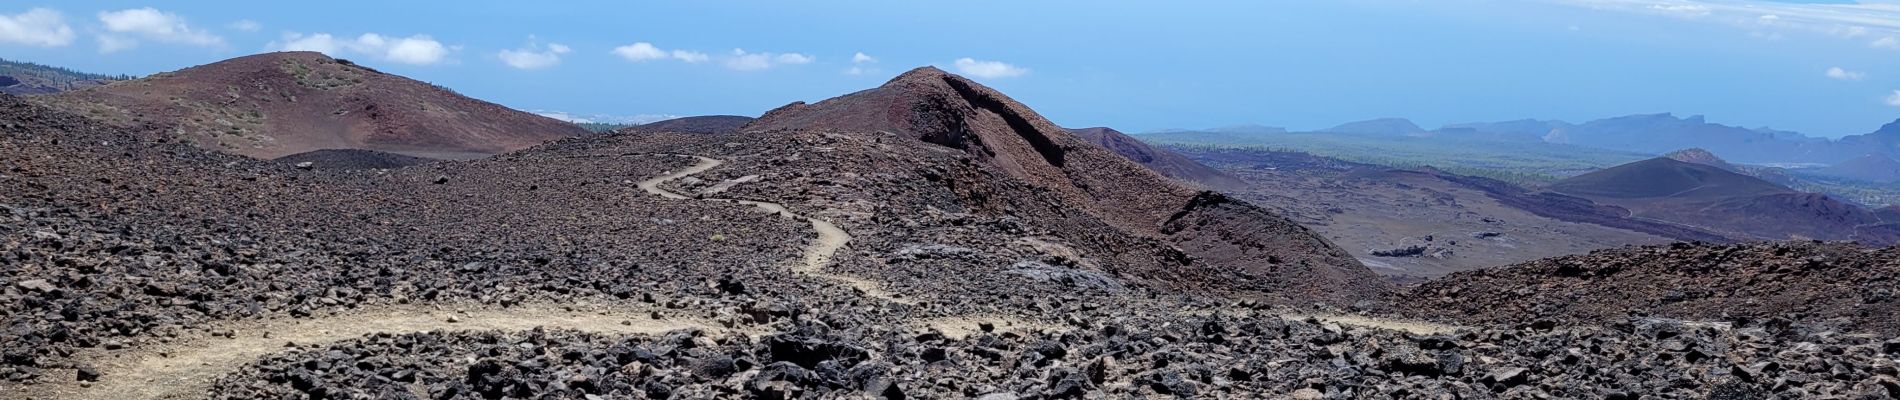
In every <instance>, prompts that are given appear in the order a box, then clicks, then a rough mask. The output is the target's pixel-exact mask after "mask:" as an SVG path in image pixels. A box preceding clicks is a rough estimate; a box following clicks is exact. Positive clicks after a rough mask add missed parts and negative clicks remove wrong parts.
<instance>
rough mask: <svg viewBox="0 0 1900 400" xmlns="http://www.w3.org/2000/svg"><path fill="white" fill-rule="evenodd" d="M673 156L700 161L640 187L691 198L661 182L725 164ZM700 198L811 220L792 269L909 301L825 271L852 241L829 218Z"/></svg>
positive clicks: (765, 204) (888, 298)
mask: <svg viewBox="0 0 1900 400" xmlns="http://www.w3.org/2000/svg"><path fill="white" fill-rule="evenodd" d="M675 156H678V157H692V158H693V159H696V160H698V161H699V162H697V163H694V164H693V165H692V166H689V167H686V168H684V169H681V170H679V171H674V172H672V173H668V174H665V175H661V176H658V177H654V178H652V179H647V180H645V181H641V182H640V183H639V185H638V186H639V187H640V189H641V190H645V191H647V193H652V194H654V195H657V196H660V197H663V198H667V199H673V200H686V199H692V198H694V197H693V196H687V195H684V194H680V193H674V192H672V191H669V190H666V189H664V188H661V187H660V185H663V184H665V183H666V182H668V181H672V180H674V179H680V178H684V177H687V176H691V175H694V174H698V173H701V172H706V171H708V170H712V169H713V168H718V167H719V166H720V165H724V164H725V161H721V160H719V159H714V158H708V157H701V156H691V155H675ZM700 200H704V201H717V202H726V203H735V204H743V205H748V206H753V207H758V208H759V209H762V210H765V211H768V212H772V213H774V214H778V215H781V216H784V217H785V218H790V219H794V220H801V221H807V222H810V223H811V228H812V230H814V231H817V232H818V239H815V240H813V241H812V242H811V244H809V245H807V246H806V247H805V259H804V262H803V263H800V264H798V265H795V266H793V268H792V271H795V272H798V273H802V274H806V275H811V276H814V277H818V278H821V279H826V280H831V281H834V282H838V283H842V284H844V285H846V286H850V287H851V288H852V289H855V290H857V291H858V292H859V293H863V294H864V295H865V296H868V297H874V298H878V299H882V300H886V301H890V302H895V303H905V304H909V303H910V300H908V299H904V298H902V297H900V296H897V295H895V294H892V293H890V292H888V291H885V290H884V289H882V288H880V287H879V285H878V284H877V282H873V281H871V280H868V279H864V278H859V277H855V276H851V275H844V274H834V273H829V272H825V271H824V268H825V266H826V265H829V264H831V260H832V258H833V257H835V256H836V255H837V254H838V250H839V249H843V248H844V246H845V244H847V243H850V242H851V234H849V233H845V231H844V229H842V228H839V227H838V225H836V224H832V223H831V222H827V221H825V220H822V219H817V218H812V217H809V216H805V215H801V214H798V213H795V212H792V211H791V210H790V209H787V208H785V205H784V204H779V203H773V202H767V201H755V200H740V199H726V198H700Z"/></svg>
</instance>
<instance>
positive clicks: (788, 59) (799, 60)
mask: <svg viewBox="0 0 1900 400" xmlns="http://www.w3.org/2000/svg"><path fill="white" fill-rule="evenodd" d="M773 59H774V60H776V61H778V63H779V64H811V62H812V61H817V60H818V59H817V58H814V57H812V56H808V55H804V54H798V53H785V54H780V55H778V57H774V58H773Z"/></svg>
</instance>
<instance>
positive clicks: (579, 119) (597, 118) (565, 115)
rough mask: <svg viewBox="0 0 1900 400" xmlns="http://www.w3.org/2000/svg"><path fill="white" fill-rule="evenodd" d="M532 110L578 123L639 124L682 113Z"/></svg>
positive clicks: (542, 114) (537, 113) (541, 114)
mask: <svg viewBox="0 0 1900 400" xmlns="http://www.w3.org/2000/svg"><path fill="white" fill-rule="evenodd" d="M530 112H533V113H535V114H536V115H540V116H543V117H548V118H553V119H558V120H562V121H567V122H573V123H577V124H584V123H595V122H598V123H603V124H629V125H638V124H645V123H652V122H658V121H665V120H669V119H674V118H679V117H681V116H680V115H673V114H635V115H609V114H575V113H569V112H565V111H549V110H534V111H530Z"/></svg>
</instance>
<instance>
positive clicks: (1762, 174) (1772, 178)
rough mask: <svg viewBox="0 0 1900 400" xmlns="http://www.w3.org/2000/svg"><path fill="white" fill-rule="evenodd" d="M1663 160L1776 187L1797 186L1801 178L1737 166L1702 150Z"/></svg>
mask: <svg viewBox="0 0 1900 400" xmlns="http://www.w3.org/2000/svg"><path fill="white" fill-rule="evenodd" d="M1663 158H1668V159H1671V160H1676V161H1681V162H1686V163H1690V164H1702V165H1707V166H1711V167H1716V168H1721V169H1722V170H1723V171H1728V172H1734V173H1737V174H1742V175H1747V176H1751V177H1755V178H1757V179H1761V180H1764V181H1768V182H1770V183H1774V184H1776V185H1782V186H1795V185H1797V184H1798V183H1799V181H1800V179H1799V178H1795V177H1794V175H1789V174H1788V171H1787V170H1784V169H1781V168H1775V167H1763V166H1757V165H1745V164H1735V163H1731V162H1728V160H1724V159H1722V157H1720V156H1717V155H1715V152H1711V151H1708V150H1704V149H1700V148H1689V149H1682V150H1676V151H1672V152H1669V154H1664V155H1663Z"/></svg>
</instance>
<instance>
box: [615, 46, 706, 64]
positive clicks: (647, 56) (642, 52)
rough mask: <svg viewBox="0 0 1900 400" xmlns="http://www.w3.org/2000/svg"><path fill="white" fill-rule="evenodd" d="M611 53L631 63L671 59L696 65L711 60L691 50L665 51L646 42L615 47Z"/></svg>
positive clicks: (704, 54)
mask: <svg viewBox="0 0 1900 400" xmlns="http://www.w3.org/2000/svg"><path fill="white" fill-rule="evenodd" d="M613 53H614V55H617V56H620V58H625V59H627V61H633V62H646V61H653V60H665V59H668V58H671V59H674V60H679V61H682V62H686V63H691V64H698V63H703V62H706V60H711V59H712V56H708V55H706V53H701V52H697V51H692V50H679V49H674V50H672V51H667V50H665V49H661V48H660V47H659V46H654V45H653V44H652V43H647V42H636V43H634V44H630V45H626V46H620V47H615V48H614V50H613Z"/></svg>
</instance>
